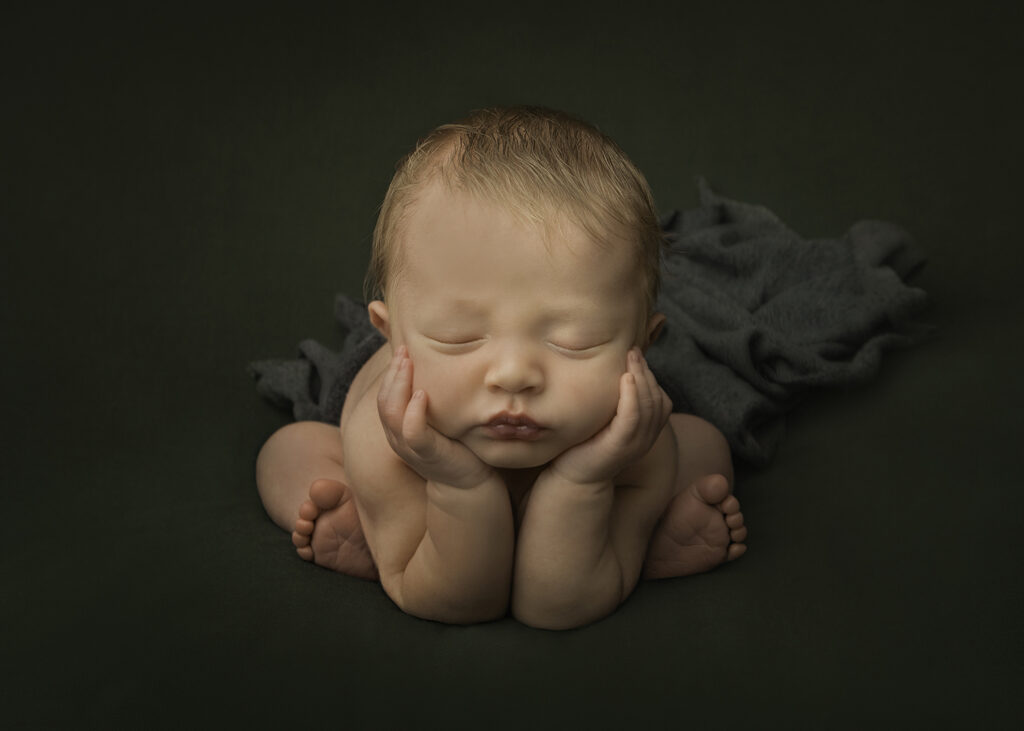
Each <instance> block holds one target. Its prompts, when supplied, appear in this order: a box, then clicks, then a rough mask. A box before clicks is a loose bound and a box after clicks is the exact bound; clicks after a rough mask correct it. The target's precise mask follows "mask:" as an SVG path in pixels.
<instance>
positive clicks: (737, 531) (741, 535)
mask: <svg viewBox="0 0 1024 731" xmlns="http://www.w3.org/2000/svg"><path fill="white" fill-rule="evenodd" d="M729 538H730V540H732V542H733V543H743V541H745V540H747V527H746V526H742V527H740V528H733V529H732V530H731V531H729Z"/></svg>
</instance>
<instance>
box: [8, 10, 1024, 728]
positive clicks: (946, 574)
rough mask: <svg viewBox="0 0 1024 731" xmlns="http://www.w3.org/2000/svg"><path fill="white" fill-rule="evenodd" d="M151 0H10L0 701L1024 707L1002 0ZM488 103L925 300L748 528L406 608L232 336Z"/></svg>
mask: <svg viewBox="0 0 1024 731" xmlns="http://www.w3.org/2000/svg"><path fill="white" fill-rule="evenodd" d="M173 5H175V6H176V8H177V9H175V10H173V11H172V10H166V9H160V10H153V9H146V10H143V9H139V8H134V9H128V10H113V9H109V8H107V9H103V8H101V9H97V8H94V7H88V6H84V5H83V6H80V7H67V6H58V5H54V4H46V5H45V6H42V4H34V5H33V6H32V9H31V10H21V11H18V12H14V13H12V12H11V11H8V12H7V13H6V17H5V20H4V21H3V25H4V26H5V32H4V42H3V44H2V46H3V47H2V50H0V54H2V55H3V59H2V60H3V65H2V71H0V74H2V79H3V86H2V90H3V97H4V99H3V106H4V113H3V122H2V124H3V126H4V130H3V134H2V143H0V144H2V146H3V148H2V157H0V170H2V181H3V188H2V203H0V205H2V217H0V235H2V237H3V247H2V250H3V255H2V260H0V285H2V292H3V299H4V305H5V306H4V307H3V315H2V318H3V343H4V347H3V357H2V358H0V363H2V366H0V368H2V371H0V376H2V380H0V383H2V384H3V406H4V409H5V411H6V417H7V418H6V423H7V427H6V429H5V430H4V435H3V440H2V449H3V465H2V473H0V474H2V476H3V491H2V494H3V503H2V508H0V512H2V515H3V522H4V529H3V532H2V536H3V553H2V558H0V566H2V571H3V589H2V591H0V633H2V645H0V653H2V660H3V666H4V667H5V670H6V672H5V675H6V679H4V680H3V682H2V683H0V700H2V702H0V714H2V718H3V719H5V720H8V721H9V722H7V723H4V725H5V726H6V727H8V728H21V727H24V726H30V727H31V726H39V727H44V728H51V727H61V726H63V727H82V728H84V727H94V728H107V727H124V728H149V727H163V726H167V727H172V726H184V727H192V726H195V725H198V726H200V727H202V726H206V725H212V724H214V723H224V724H225V725H227V727H234V726H239V727H241V726H243V725H244V726H253V725H255V726H257V727H260V726H264V725H268V726H269V725H275V724H278V723H285V722H293V723H301V724H302V725H303V726H305V727H313V726H314V724H315V725H324V724H331V726H332V727H337V728H353V729H355V728H404V727H416V728H433V727H446V728H447V727H451V728H462V727H464V728H482V727H484V726H483V725H482V724H484V723H493V725H494V726H495V727H498V728H535V727H540V728H554V727H564V728H634V727H637V728H647V727H666V728H696V729H706V728H741V727H742V728H784V729H790V728H812V729H821V728H851V729H863V728H876V727H882V728H1013V727H1018V726H1017V724H1019V723H1021V722H1022V720H1024V717H1022V711H1021V705H1020V702H1019V700H1017V698H1018V696H1019V691H1020V687H1021V683H1022V681H1024V673H1022V661H1021V650H1022V637H1021V634H1022V633H1021V623H1020V619H1019V617H1020V616H1022V614H1024V611H1022V610H1024V606H1022V605H1024V601H1022V582H1021V576H1020V574H1021V569H1020V563H1021V562H1020V559H1021V539H1020V535H1019V534H1020V528H1021V517H1020V516H1021V508H1022V504H1024V501H1022V492H1021V490H1022V487H1024V485H1022V478H1021V467H1020V458H1019V455H1020V446H1019V442H1020V439H1021V436H1022V429H1021V419H1020V409H1021V407H1022V405H1024V403H1022V401H1024V399H1022V388H1021V369H1022V365H1024V358H1022V348H1021V335H1022V332H1021V316H1022V314H1024V298H1022V297H1021V295H1020V289H1019V277H1020V274H1019V270H1020V266H1021V264H1022V258H1021V255H1020V251H1021V248H1022V242H1021V237H1020V233H1019V232H1020V228H1021V226H1020V210H1021V205H1020V200H1021V192H1022V190H1021V183H1020V169H1021V163H1022V162H1024V160H1022V155H1021V145H1020V139H1021V135H1020V129H1021V128H1022V126H1024V114H1022V111H1024V109H1022V101H1021V92H1020V88H1021V71H1022V69H1024V63H1022V52H1021V48H1022V46H1021V43H1020V38H1021V32H1022V30H1024V27H1022V18H1021V11H1020V10H1018V9H1012V10H1011V9H1010V8H1011V7H1013V5H1012V4H1010V3H1006V5H1005V7H1004V6H999V5H996V4H991V3H983V2H975V3H961V4H959V7H955V8H954V7H952V6H950V7H946V5H943V6H942V7H941V8H938V7H930V8H929V7H928V4H925V3H920V4H918V5H909V4H902V3H892V2H887V3H863V2H860V3H841V4H835V3H827V4H826V3H805V4H799V3H774V2H772V3H768V2H765V3H745V4H736V3H728V2H720V3H719V2H700V3H688V2H677V3H670V2H663V3H655V4H647V3H643V2H635V3H621V4H618V5H621V7H618V8H617V9H616V10H615V11H614V12H613V11H606V10H604V9H602V8H601V7H600V5H599V4H598V5H595V4H594V3H579V4H576V5H575V6H572V7H570V6H569V5H568V4H565V5H563V4H559V3H555V2H547V3H505V4H502V5H500V6H487V7H486V8H483V7H481V6H479V5H477V6H472V5H458V4H456V5H452V4H448V3H437V4H430V3H419V4H416V5H409V6H398V5H395V4H391V3H369V4H366V6H365V7H359V8H358V9H345V8H346V7H348V6H347V5H344V4H341V3H338V4H336V5H334V6H312V5H309V4H306V3H287V4H286V3H281V4H279V5H277V6H274V7H259V8H255V7H254V6H250V7H249V8H248V9H246V10H236V11H227V10H221V9H216V8H211V6H209V5H206V4H196V5H195V6H194V7H191V8H190V7H185V6H180V5H178V4H173ZM821 6H827V8H828V9H827V10H822V9H821ZM1017 7H1019V6H1017ZM521 102H522V103H537V104H544V105H549V106H554V107H558V108H562V109H566V110H568V111H570V112H573V113H576V114H578V115H581V116H583V117H585V118H586V119H589V120H590V121H592V122H594V123H596V124H597V125H598V126H600V127H601V129H603V130H604V131H606V132H608V133H609V134H611V135H612V136H613V137H614V138H615V139H616V140H618V141H619V142H620V144H621V145H622V146H623V147H624V148H625V149H626V151H627V152H628V153H629V154H630V155H631V156H632V157H633V158H634V159H635V161H636V162H637V164H638V165H639V166H640V168H641V169H642V170H644V171H645V173H646V174H647V176H648V178H649V180H650V183H651V185H652V187H653V189H654V191H655V194H656V196H657V200H658V204H659V206H660V207H661V209H662V210H663V211H667V210H669V209H671V208H674V207H687V206H692V205H694V204H695V203H696V190H695V184H694V176H695V175H698V174H701V175H704V176H706V177H707V178H708V180H709V181H710V183H711V184H712V186H714V187H715V188H716V189H717V190H718V191H720V192H721V193H723V194H725V195H727V196H729V197H732V198H735V199H739V200H742V201H748V202H755V203H762V204H764V205H766V206H768V207H769V208H771V209H772V210H774V211H775V212H776V213H778V214H779V215H780V216H781V217H782V219H783V220H784V221H786V222H787V223H788V224H790V225H791V226H792V227H793V228H795V229H796V230H797V231H799V232H801V233H802V234H804V235H805V236H808V237H817V236H838V235H840V234H842V233H843V232H844V231H845V230H846V228H847V227H848V226H849V225H850V224H852V223H853V222H855V221H856V220H859V219H862V218H880V219H884V220H890V221H894V222H896V223H899V224H900V225H902V226H904V227H905V228H907V229H908V230H909V231H911V233H912V234H913V235H914V236H915V237H916V238H917V240H918V242H919V243H920V245H921V247H922V248H923V250H924V251H925V252H926V254H927V255H928V257H929V259H930V263H929V266H928V268H927V269H926V271H925V273H924V275H923V276H922V277H921V278H920V279H919V280H918V282H917V283H918V284H919V285H920V286H923V287H924V288H926V289H927V290H928V291H929V293H930V295H931V297H932V302H933V305H932V309H931V311H930V313H929V315H928V318H929V319H930V320H931V321H932V322H934V323H936V324H937V325H938V326H939V336H938V338H936V339H935V340H933V341H931V342H930V343H927V344H926V345H923V346H920V347H918V348H915V349H912V350H907V351H902V352H899V353H895V354H893V355H892V357H889V358H888V359H886V360H885V362H884V364H883V368H882V372H881V373H880V374H879V376H878V377H877V378H876V379H875V380H874V381H872V382H870V383H869V384H867V385H863V386H860V387H857V388H852V389H847V390H844V391H835V392H829V393H824V394H820V395H819V396H817V397H816V398H814V399H813V400H811V401H809V402H807V403H806V404H805V405H804V406H803V407H801V408H800V409H799V410H798V411H797V412H796V413H794V414H793V416H792V418H791V419H790V421H789V430H788V434H787V437H786V439H785V441H784V443H783V446H782V449H781V451H780V452H779V454H778V456H777V458H776V459H775V460H774V462H773V463H772V464H771V465H770V466H769V467H767V468H765V469H763V470H760V471H754V470H742V471H741V474H740V483H739V488H738V493H739V496H740V498H741V500H742V501H743V505H744V513H745V515H746V517H747V521H748V524H749V525H750V527H751V533H750V542H749V545H750V551H749V552H748V554H747V556H746V557H745V558H743V560H742V561H740V562H737V563H735V564H732V565H729V566H727V567H725V568H723V569H721V570H718V571H715V572H713V573H710V574H706V575H703V576H700V577H696V578H691V579H684V580H673V581H664V582H659V583H651V584H644V585H642V586H641V587H640V588H639V589H638V590H637V592H636V593H635V595H634V596H633V597H632V598H631V599H630V600H629V602H628V603H627V604H626V605H624V606H623V607H622V608H621V610H620V611H619V612H617V613H616V614H615V615H613V616H612V617H610V618H609V619H607V620H605V621H603V622H601V623H599V624H596V625H593V626H590V627H587V628H584V629H580V630H577V631H573V632H567V633H548V632H540V631H535V630H531V629H528V628H526V627H523V626H521V625H518V624H516V623H515V622H514V621H512V620H507V621H502V622H498V623H493V624H488V625H482V626H474V627H465V628H463V627H448V626H443V625H439V624H433V623H429V622H424V621H420V620H417V619H414V618H411V617H408V616H405V615H403V614H402V613H401V612H399V611H398V610H397V609H395V608H394V606H393V605H392V604H391V602H390V601H389V600H388V599H387V598H386V597H385V595H384V594H383V592H382V591H381V590H380V589H379V587H377V586H375V585H373V584H370V583H365V582H361V581H357V580H351V579H349V578H347V577H342V576H338V575H333V574H331V573H328V572H326V571H323V570H320V569H318V568H316V567H313V566H311V565H309V564H306V563H304V562H302V561H301V560H299V559H298V558H297V557H296V556H295V554H294V553H293V551H292V550H291V549H290V542H289V539H288V537H287V536H286V535H285V534H284V533H283V532H281V531H279V530H278V529H277V528H275V527H274V526H273V525H272V524H271V523H270V521H269V520H268V519H267V518H266V516H265V515H264V513H263V510H262V508H261V505H260V503H259V500H258V498H257V496H256V491H255V485H254V481H253V462H254V458H255V455H256V451H257V449H258V448H259V446H260V445H261V444H262V442H263V440H265V439H266V437H267V436H269V434H270V433H271V432H272V431H273V430H274V429H276V428H277V427H279V426H280V425H282V424H284V423H285V422H286V421H287V415H286V414H284V413H282V412H279V411H276V410H275V409H274V408H273V407H271V406H269V405H268V404H266V403H264V402H262V401H261V400H260V399H259V398H258V397H257V395H256V393H255V391H254V389H253V385H252V382H251V381H250V379H249V377H248V376H247V375H246V372H245V365H246V363H247V362H248V361H249V360H254V359H258V358H264V357H275V356H284V357H289V356H292V355H294V354H295V353H296V345H297V343H298V341H299V340H301V339H303V338H306V337H314V338H317V339H320V340H322V341H324V342H326V343H328V344H331V345H338V344H339V338H338V333H337V332H336V330H335V327H334V324H333V321H332V317H331V307H332V299H333V296H334V293H335V292H339V291H342V292H346V293H349V294H352V295H358V294H359V291H360V286H361V281H362V276H363V271H364V268H365V264H366V261H367V258H368V241H369V236H370V232H371V230H372V227H373V223H374V218H375V209H376V206H377V205H378V203H379V201H380V198H381V196H382V195H383V193H384V190H385V187H386V185H387V182H388V180H389V178H390V174H391V171H392V169H393V165H394V163H395V161H396V160H397V159H398V157H399V156H400V155H401V154H402V153H403V152H404V151H405V150H406V149H407V148H408V147H409V146H410V145H411V144H412V143H413V142H414V141H415V139H416V138H417V136H419V135H421V134H423V133H425V132H427V131H428V130H430V129H431V128H433V127H434V126H436V125H437V124H440V123H442V122H446V121H451V120H453V119H454V118H457V117H458V116H460V115H462V114H464V113H465V112H466V111H468V110H469V109H472V108H475V107H480V106H485V105H489V104H498V103H521Z"/></svg>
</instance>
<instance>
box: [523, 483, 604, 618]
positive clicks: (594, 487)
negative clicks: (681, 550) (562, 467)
mask: <svg viewBox="0 0 1024 731" xmlns="http://www.w3.org/2000/svg"><path fill="white" fill-rule="evenodd" d="M614 498H615V486H614V485H613V484H612V482H610V481H608V482H602V483H597V484H589V485H578V484H575V483H572V482H570V481H568V480H566V479H563V478H561V477H559V476H558V475H557V474H554V473H551V472H546V473H544V474H542V475H541V476H540V477H539V478H538V480H537V482H536V483H535V484H534V486H533V490H532V492H531V494H530V501H529V503H528V505H527V511H526V515H524V516H523V522H522V525H521V526H520V529H519V537H518V541H517V544H516V563H515V573H514V577H513V585H512V599H511V601H512V613H513V614H514V615H515V616H516V618H517V619H519V620H521V621H523V622H525V623H527V624H530V625H533V626H538V627H545V628H548V629H564V628H568V627H578V626H580V625H583V624H587V623H588V622H592V621H595V620H597V619H600V618H601V617H604V616H606V615H608V614H610V613H611V612H613V611H614V610H615V608H616V607H618V605H619V604H620V603H621V602H622V600H623V599H624V596H623V591H624V589H623V580H622V569H621V566H620V564H619V561H618V558H617V557H616V555H615V552H614V550H613V548H612V544H611V533H610V526H611V514H612V505H613V502H614Z"/></svg>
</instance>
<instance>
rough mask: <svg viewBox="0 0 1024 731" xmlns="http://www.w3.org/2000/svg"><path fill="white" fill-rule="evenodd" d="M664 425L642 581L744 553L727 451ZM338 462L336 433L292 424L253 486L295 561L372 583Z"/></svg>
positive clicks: (686, 427) (261, 464)
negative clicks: (661, 501) (665, 486)
mask: <svg viewBox="0 0 1024 731" xmlns="http://www.w3.org/2000/svg"><path fill="white" fill-rule="evenodd" d="M671 423H672V428H673V429H674V430H675V433H676V440H677V442H678V444H679V466H678V474H677V479H676V483H677V484H676V495H675V498H674V499H673V500H672V501H671V502H670V503H669V505H668V507H667V508H666V510H665V512H664V514H663V515H662V518H661V520H660V522H659V523H658V525H657V527H656V528H655V529H654V534H653V536H652V538H651V542H650V545H649V547H648V550H647V557H646V559H645V561H644V570H643V577H644V578H645V579H661V578H669V577H673V576H686V575H688V574H694V573H699V572H702V571H708V570H710V569H712V568H714V567H715V566H717V565H719V564H720V563H722V562H724V561H731V560H733V559H736V558H739V557H740V556H741V555H743V553H744V552H745V551H746V545H744V540H745V539H746V536H747V529H746V526H745V525H744V522H743V514H742V513H741V512H740V505H739V501H738V500H737V499H736V497H735V496H734V495H733V494H732V467H731V464H730V460H729V454H728V449H727V448H725V447H724V445H722V444H721V440H720V437H718V438H716V436H715V432H714V430H713V429H712V428H710V426H709V425H707V423H706V422H704V421H702V420H701V419H697V418H696V417H693V416H689V415H687V414H672V416H671ZM343 461H344V460H343V454H342V449H341V431H340V430H339V429H338V428H337V427H334V426H330V425H328V424H323V423H320V422H314V421H299V422H295V423H293V424H289V425H287V426H285V427H283V428H281V429H279V430H278V431H277V432H275V433H274V434H273V435H272V436H271V437H270V439H268V440H267V443H266V444H264V445H263V448H262V449H261V450H260V454H259V457H257V459H256V486H257V489H258V490H259V494H260V498H261V499H262V500H263V505H264V507H265V508H266V510H267V513H268V514H269V515H270V517H271V519H272V520H273V521H274V522H275V523H276V524H277V525H278V526H280V527H281V528H283V529H284V530H286V531H289V532H291V533H292V542H293V543H294V544H295V546H296V548H297V550H298V552H299V555H300V556H302V557H303V558H304V559H306V560H307V561H309V560H312V561H314V562H316V563H317V564H319V565H321V566H324V567H326V568H330V569H332V570H334V571H339V572H341V573H344V574H349V575H351V576H357V577H359V578H364V579H371V580H376V579H377V569H376V566H375V565H374V563H373V558H372V556H371V555H370V550H369V547H368V546H367V545H366V539H365V537H364V536H363V531H362V528H361V526H360V524H359V515H358V513H357V512H356V506H355V501H353V500H352V499H351V493H350V492H349V490H348V488H347V487H346V485H347V482H348V481H347V478H346V476H345V469H344V465H343Z"/></svg>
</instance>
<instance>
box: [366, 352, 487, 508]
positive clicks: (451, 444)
mask: <svg viewBox="0 0 1024 731" xmlns="http://www.w3.org/2000/svg"><path fill="white" fill-rule="evenodd" d="M377 411H378V413H379V414H380V421H381V424H383V426H384V433H385V434H386V435H387V438H388V442H389V443H390V444H391V448H392V449H394V450H395V453H396V454H398V456H399V457H401V458H402V459H403V460H405V462H406V464H408V465H409V466H410V467H412V468H413V469H414V470H416V472H417V473H419V475H420V476H421V477H423V479H425V480H431V481H433V482H438V483H441V484H443V485H451V486H452V487H460V488H471V487H476V486H477V485H480V484H482V483H483V482H484V481H486V480H487V479H488V478H489V477H490V476H491V475H493V474H494V469H493V468H492V467H491V466H490V465H487V464H485V463H484V462H483V461H482V460H481V459H480V458H479V457H477V456H476V455H475V454H473V452H471V451H470V450H469V448H468V447H466V445H464V444H462V443H461V442H457V441H455V440H452V439H449V438H448V437H446V436H445V435H443V434H441V433H440V432H438V431H437V430H436V429H434V428H433V427H431V426H430V425H429V424H427V394H426V392H425V391H423V390H419V391H416V393H413V392H412V360H411V359H410V358H409V354H408V351H407V350H406V348H405V346H404V345H403V346H400V347H399V348H398V349H397V350H396V352H395V356H394V358H392V359H391V365H389V366H388V370H387V372H386V373H385V374H384V379H383V381H382V382H381V385H380V391H379V392H378V394H377Z"/></svg>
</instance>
